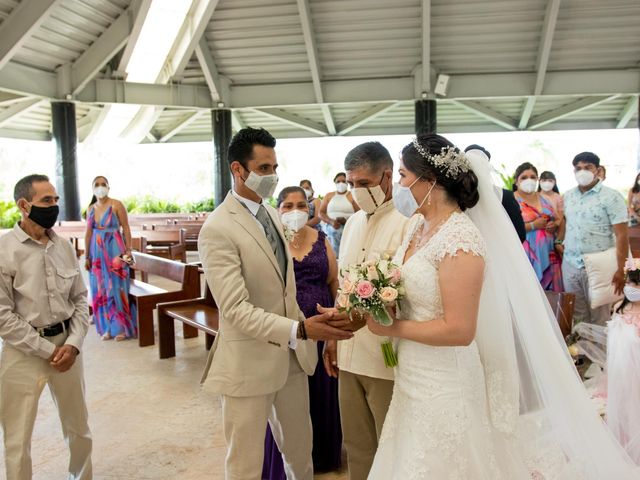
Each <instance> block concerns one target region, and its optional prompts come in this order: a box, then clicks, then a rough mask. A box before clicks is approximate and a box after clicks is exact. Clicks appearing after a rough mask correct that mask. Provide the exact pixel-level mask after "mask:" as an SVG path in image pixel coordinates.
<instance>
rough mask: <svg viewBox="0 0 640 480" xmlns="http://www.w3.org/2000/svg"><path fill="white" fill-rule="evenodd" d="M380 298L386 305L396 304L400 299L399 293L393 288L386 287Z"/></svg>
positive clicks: (381, 291)
mask: <svg viewBox="0 0 640 480" xmlns="http://www.w3.org/2000/svg"><path fill="white" fill-rule="evenodd" d="M380 298H381V299H382V301H383V302H384V303H391V302H395V301H396V299H397V298H398V291H397V290H396V289H395V288H393V287H384V288H383V289H382V290H380Z"/></svg>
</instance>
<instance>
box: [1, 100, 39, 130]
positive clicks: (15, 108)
mask: <svg viewBox="0 0 640 480" xmlns="http://www.w3.org/2000/svg"><path fill="white" fill-rule="evenodd" d="M40 102H42V99H41V98H27V99H25V100H24V101H22V102H19V103H14V104H13V105H11V106H10V107H8V108H6V109H4V110H2V111H1V112H0V128H3V127H5V126H6V125H7V124H8V123H9V122H11V120H15V119H16V118H17V117H19V116H20V115H24V114H25V113H27V112H29V111H31V110H33V109H34V108H36V107H37V106H38V105H39V104H40Z"/></svg>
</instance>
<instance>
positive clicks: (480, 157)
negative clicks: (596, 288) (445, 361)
mask: <svg viewBox="0 0 640 480" xmlns="http://www.w3.org/2000/svg"><path fill="white" fill-rule="evenodd" d="M466 155H467V158H468V159H469V161H470V162H471V167H472V169H473V171H474V172H475V174H476V175H477V177H478V180H479V188H478V190H479V194H480V200H479V202H478V204H477V205H476V206H475V207H473V208H472V209H470V210H469V211H468V212H467V213H468V215H469V217H470V218H471V220H472V221H473V223H474V224H475V225H476V226H477V227H478V229H479V230H480V232H481V233H482V236H483V237H484V240H485V242H486V246H487V256H486V267H485V271H486V273H485V283H484V285H483V292H482V296H481V301H480V311H479V315H478V331H477V336H476V341H477V343H478V347H479V350H480V354H481V358H482V362H483V366H484V369H485V377H486V380H485V381H486V385H487V398H488V401H489V409H490V415H491V421H492V423H493V425H494V426H495V427H496V429H497V430H498V431H499V432H500V433H502V434H504V435H506V436H507V438H509V439H510V441H509V444H510V445H516V448H518V449H519V453H520V454H521V455H523V456H524V457H525V458H526V461H527V463H528V465H529V466H530V467H531V469H532V470H535V471H539V472H540V473H541V474H543V478H545V479H549V478H557V479H562V480H564V479H569V478H571V479H573V478H584V479H589V480H603V479H607V480H608V479H611V480H627V479H628V480H632V479H638V478H640V468H638V467H636V466H635V465H634V464H633V462H632V461H631V459H630V458H629V457H628V456H627V454H626V452H625V451H624V450H623V449H622V447H621V446H620V445H619V444H618V443H617V441H616V440H615V439H614V437H613V436H612V434H611V433H610V432H609V430H608V428H607V426H606V425H605V423H604V422H603V421H602V419H601V418H600V417H599V415H598V414H597V412H596V410H595V406H594V405H593V404H592V402H591V400H590V399H589V397H588V395H587V391H586V389H585V388H584V386H583V384H582V381H581V380H580V377H579V376H578V373H577V371H576V369H575V368H574V366H573V363H572V360H571V357H570V355H569V353H568V351H567V348H566V346H565V344H564V340H563V338H562V335H561V333H560V329H559V327H558V325H557V322H556V319H555V316H554V314H553V312H552V310H551V308H550V306H549V303H548V302H547V299H546V296H545V294H544V291H543V290H542V288H541V286H540V283H539V282H538V279H537V277H536V275H535V272H534V270H533V269H532V268H531V264H530V262H529V259H528V258H527V256H526V254H525V252H524V249H523V248H522V244H521V243H520V240H519V239H518V236H517V234H516V231H515V229H514V228H513V226H512V224H511V221H510V220H509V217H508V216H507V214H506V212H505V210H504V209H503V208H502V205H501V203H500V201H499V200H498V198H497V196H496V194H495V191H494V186H493V182H492V179H491V175H490V165H489V159H488V158H487V156H486V155H485V154H484V153H483V152H481V151H479V150H471V151H470V152H468V153H467V154H466ZM639 408H640V407H639ZM545 472H546V473H545Z"/></svg>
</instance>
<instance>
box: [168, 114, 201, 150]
mask: <svg viewBox="0 0 640 480" xmlns="http://www.w3.org/2000/svg"><path fill="white" fill-rule="evenodd" d="M205 112H206V110H198V111H195V112H190V113H187V114H186V115H184V116H183V117H181V118H180V119H178V121H176V122H175V123H174V124H173V125H172V126H171V127H169V131H168V132H167V133H165V134H164V135H162V137H160V138H159V139H158V142H159V143H164V142H166V141H168V140H169V139H171V137H173V136H175V135H176V134H178V133H180V132H181V131H182V130H184V129H185V128H187V127H188V126H189V125H191V124H192V123H193V122H195V121H196V120H198V119H199V118H200V117H202V115H204V113H205Z"/></svg>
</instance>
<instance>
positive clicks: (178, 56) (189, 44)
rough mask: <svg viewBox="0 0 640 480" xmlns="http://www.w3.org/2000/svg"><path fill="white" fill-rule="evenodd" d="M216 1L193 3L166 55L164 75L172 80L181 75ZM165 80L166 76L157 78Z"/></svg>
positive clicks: (202, 0) (202, 33) (201, 35)
mask: <svg viewBox="0 0 640 480" xmlns="http://www.w3.org/2000/svg"><path fill="white" fill-rule="evenodd" d="M218 3H219V0H196V1H195V2H194V3H193V5H192V6H191V9H190V10H189V13H187V18H186V20H185V22H184V23H183V25H182V27H181V28H180V31H179V32H178V36H177V37H176V41H175V43H174V44H173V47H172V48H171V52H170V53H169V56H168V57H167V62H166V65H167V67H168V68H166V69H163V72H166V73H164V74H165V75H170V76H171V77H172V78H173V79H174V80H175V79H178V78H179V77H180V76H181V75H182V73H183V72H184V69H185V68H186V67H187V64H188V63H189V60H191V57H192V56H193V52H194V51H195V49H196V47H197V46H198V43H199V42H200V40H201V39H202V38H203V35H204V31H205V30H206V28H207V25H209V21H210V20H211V16H212V15H213V12H214V10H215V9H216V7H217V6H218ZM161 75H162V74H161ZM167 80H168V78H166V79H159V82H160V83H165V82H166V81H167Z"/></svg>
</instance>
